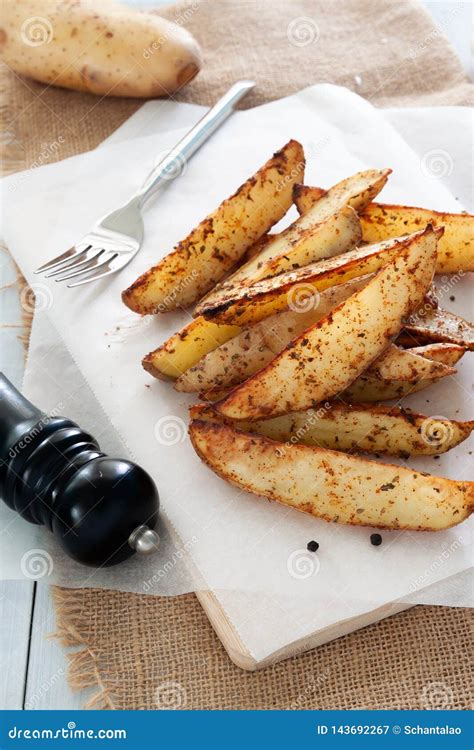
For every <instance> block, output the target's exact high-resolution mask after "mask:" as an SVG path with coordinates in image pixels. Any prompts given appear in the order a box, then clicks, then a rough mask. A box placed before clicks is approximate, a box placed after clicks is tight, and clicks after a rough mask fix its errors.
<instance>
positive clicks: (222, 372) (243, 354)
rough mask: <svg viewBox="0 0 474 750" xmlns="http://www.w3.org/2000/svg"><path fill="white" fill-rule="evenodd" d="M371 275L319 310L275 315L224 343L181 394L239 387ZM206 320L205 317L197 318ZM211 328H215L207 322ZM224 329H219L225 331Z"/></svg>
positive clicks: (324, 297)
mask: <svg viewBox="0 0 474 750" xmlns="http://www.w3.org/2000/svg"><path fill="white" fill-rule="evenodd" d="M369 278H370V276H364V277H363V278H362V279H354V280H353V281H349V282H347V284H340V285H339V286H335V287H332V288H331V289H327V290H326V291H325V292H322V293H321V296H320V297H319V300H318V304H317V307H316V309H313V305H310V309H309V310H308V311H307V312H293V311H292V310H288V311H286V312H282V313H277V314H276V315H271V316H270V317H269V318H266V319H265V320H262V321H260V323H257V324H256V325H254V326H252V327H251V328H245V329H244V330H243V331H241V332H240V333H239V334H238V335H237V336H234V338H232V339H230V340H229V341H227V342H226V343H224V344H222V345H221V346H219V347H218V348H215V349H214V350H213V351H210V352H209V353H208V354H206V356H204V357H203V358H202V359H200V360H199V361H198V362H197V364H195V365H194V366H193V367H191V368H189V369H188V370H187V371H186V372H184V373H183V375H182V376H181V377H180V378H178V380H177V381H176V383H175V386H174V387H175V388H176V390H177V391H188V392H193V391H201V390H202V389H203V388H215V387H218V388H227V387H228V386H232V385H238V383H242V382H243V381H244V380H246V378H248V377H250V375H253V374H254V373H255V372H257V371H258V370H260V369H261V368H262V367H264V365H266V364H268V363H269V362H270V361H271V360H272V359H273V357H274V356H275V354H278V352H280V351H281V350H282V349H284V347H285V346H286V345H287V344H289V342H290V341H291V340H292V339H294V338H295V337H296V336H298V335H299V334H300V333H302V332H303V331H304V330H306V329H307V328H309V327H310V326H311V325H313V323H316V322H317V321H318V320H320V319H321V318H323V317H324V316H325V315H327V314H328V312H330V311H331V310H333V309H334V308H335V307H336V306H337V305H338V304H340V303H341V302H343V301H344V300H345V299H347V297H349V296H350V295H351V294H353V293H354V292H356V291H358V290H359V289H362V287H363V286H364V285H365V284H366V283H367V281H368V280H369ZM196 320H202V318H196ZM206 322H207V323H208V324H209V325H215V324H213V323H211V322H210V321H206ZM221 327H222V326H219V328H221ZM239 331H240V329H239Z"/></svg>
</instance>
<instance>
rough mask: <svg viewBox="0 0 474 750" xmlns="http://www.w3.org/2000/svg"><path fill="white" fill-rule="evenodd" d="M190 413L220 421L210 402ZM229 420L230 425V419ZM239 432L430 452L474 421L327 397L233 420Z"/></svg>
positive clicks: (373, 449) (357, 448)
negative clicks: (314, 404)
mask: <svg viewBox="0 0 474 750" xmlns="http://www.w3.org/2000/svg"><path fill="white" fill-rule="evenodd" d="M190 417H191V419H201V420H204V421H205V422H221V423H222V422H224V423H226V419H225V417H222V416H221V415H220V414H218V413H217V412H216V411H215V410H214V409H213V408H212V407H209V406H204V405H201V404H198V405H196V406H192V407H191V409H190ZM227 423H230V424H231V426H232V422H227ZM235 426H236V427H237V428H238V429H239V430H243V431H244V432H251V433H256V434H257V435H264V436H265V437H268V438H271V439H272V440H279V441H280V442H282V443H290V444H291V445H293V444H295V443H301V444H302V445H318V446H319V447H320V448H329V449H331V450H337V451H344V453H353V452H361V451H362V452H365V453H376V454H378V453H384V454H388V455H392V456H400V457H401V458H408V456H410V455H413V456H434V455H439V454H440V453H446V452H447V451H449V450H450V449H451V448H454V447H455V446H456V445H459V443H462V441H463V440H466V439H467V438H468V437H469V435H470V434H471V432H472V431H473V430H474V421H471V422H456V421H452V420H449V419H443V418H440V417H428V416H426V415H424V414H419V413H417V412H415V411H412V410H411V409H404V408H402V407H401V406H380V405H373V404H358V405H352V404H344V403H340V402H333V403H326V404H324V405H322V406H321V408H319V409H307V410H306V411H298V412H292V413H291V414H284V415H283V416H280V417H273V418H272V419H264V420H261V421H259V422H238V423H237V424H236V425H235Z"/></svg>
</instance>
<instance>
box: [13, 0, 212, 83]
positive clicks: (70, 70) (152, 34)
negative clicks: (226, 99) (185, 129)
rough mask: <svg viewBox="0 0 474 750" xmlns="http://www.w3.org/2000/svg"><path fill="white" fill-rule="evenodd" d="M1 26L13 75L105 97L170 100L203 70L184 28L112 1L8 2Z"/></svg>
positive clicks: (51, 0)
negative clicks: (170, 97)
mask: <svg viewBox="0 0 474 750" xmlns="http://www.w3.org/2000/svg"><path fill="white" fill-rule="evenodd" d="M0 26H1V28H0V51H1V55H2V58H3V60H4V62H5V63H6V64H7V65H8V66H9V67H10V68H11V69H12V70H14V71H15V73H19V74H20V75H25V76H29V77H31V78H35V79H36V80H37V81H42V82H43V83H49V84H54V85H55V86H62V87H65V88H68V89H77V90H78V91H88V92H90V93H92V94H100V95H102V96H104V95H110V96H130V97H144V98H150V97H157V96H169V95H170V94H172V93H173V92H174V91H177V90H178V89H180V88H182V87H183V86H184V85H185V84H186V83H188V82H189V81H190V80H191V79H192V78H194V76H195V75H196V74H197V73H198V72H199V69H200V67H201V64H202V58H201V50H200V48H199V45H198V43H197V42H196V40H195V39H194V38H193V37H192V36H191V34H190V33H189V32H188V31H186V29H184V28H183V27H182V26H178V25H177V24H174V23H171V22H170V21H166V20H165V19H164V18H160V17H159V16H157V15H155V14H154V13H145V12H138V11H135V10H132V9H131V8H128V7H126V6H122V5H119V4H118V3H114V2H109V0H95V1H94V0H90V2H87V0H82V2H77V0H7V1H6V2H4V3H2V17H1V20H0Z"/></svg>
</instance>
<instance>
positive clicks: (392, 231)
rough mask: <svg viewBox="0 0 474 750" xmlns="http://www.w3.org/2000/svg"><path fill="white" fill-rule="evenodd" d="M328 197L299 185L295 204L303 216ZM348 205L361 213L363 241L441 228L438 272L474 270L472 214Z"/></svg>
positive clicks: (473, 224) (399, 207)
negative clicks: (428, 226)
mask: <svg viewBox="0 0 474 750" xmlns="http://www.w3.org/2000/svg"><path fill="white" fill-rule="evenodd" d="M362 174H363V173H362ZM333 189H334V188H331V190H333ZM329 192H330V191H329ZM325 195H326V193H325V191H324V190H323V189H322V188H319V187H316V188H311V187H308V186H306V185H304V186H303V185H298V184H297V185H295V187H294V190H293V197H294V202H295V204H296V207H297V209H298V211H299V212H300V214H304V213H305V212H306V211H308V209H309V208H310V207H311V206H314V205H315V204H316V205H317V204H318V203H319V202H321V201H322V200H324V199H325ZM370 200H372V198H371V199H370ZM349 205H351V206H352V207H353V208H355V209H356V210H357V211H358V212H359V215H360V220H361V224H362V235H363V239H364V242H369V243H374V242H380V241H381V240H385V239H387V238H389V237H400V235H403V234H406V233H411V232H416V231H417V229H420V228H421V227H424V226H426V224H432V225H433V226H434V227H441V226H442V227H444V229H445V232H444V235H443V237H442V238H441V239H440V243H439V245H438V261H437V265H436V271H437V273H456V272H459V271H474V216H473V215H472V214H467V213H462V214H453V213H446V212H442V211H431V210H430V209H428V208H418V207H415V206H397V205H390V204H388V203H370V202H369V201H367V203H366V204H365V206H364V205H361V204H359V205H355V204H354V203H353V202H349Z"/></svg>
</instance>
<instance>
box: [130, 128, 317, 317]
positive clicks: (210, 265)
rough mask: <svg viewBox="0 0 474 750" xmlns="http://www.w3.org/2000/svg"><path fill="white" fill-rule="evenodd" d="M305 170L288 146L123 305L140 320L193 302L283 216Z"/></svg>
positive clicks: (296, 146) (297, 150)
mask: <svg viewBox="0 0 474 750" xmlns="http://www.w3.org/2000/svg"><path fill="white" fill-rule="evenodd" d="M304 165H305V161H304V153H303V147H302V146H301V144H300V143H298V142H297V141H289V143H287V144H286V146H284V147H283V148H282V149H281V151H277V153H276V154H274V156H272V158H271V159H269V160H268V161H267V163H266V164H264V166H263V167H262V168H261V169H259V170H258V172H257V173H256V174H255V175H253V176H252V177H250V178H249V179H248V180H247V182H244V184H243V185H241V187H240V188H239V189H238V190H237V192H236V193H234V195H232V196H231V197H230V198H228V199H227V200H225V201H224V202H223V203H221V205H220V206H219V208H217V209H216V210H215V211H214V212H213V213H212V214H210V215H209V216H207V217H206V218H205V219H204V220H203V221H202V222H201V223H200V224H199V225H198V226H197V227H196V228H195V229H193V231H192V232H191V234H189V235H188V237H186V239H185V240H183V241H182V242H180V243H179V244H178V245H177V246H176V248H175V249H174V250H173V252H171V253H170V254H169V255H167V256H165V257H164V258H163V260H161V261H160V263H158V265H156V266H154V267H153V268H151V269H150V270H149V271H147V272H146V273H144V274H143V275H142V276H140V278H138V279H137V280H136V281H135V282H134V283H133V284H132V285H131V286H130V287H129V288H128V289H126V290H125V291H124V292H123V294H122V299H123V301H124V302H125V304H126V305H128V307H130V308H131V309H132V310H134V311H135V312H138V313H141V314H142V315H144V314H146V313H154V312H167V311H169V310H175V309H177V308H181V307H186V306H188V305H191V304H192V303H193V302H196V300H198V299H199V298H200V297H202V295H203V294H205V293H206V292H208V291H209V289H211V288H212V287H213V286H214V284H216V283H217V282H218V281H220V280H221V279H222V278H223V277H224V276H225V275H226V273H228V272H229V271H230V270H231V269H232V268H233V267H234V266H235V265H236V263H237V262H238V261H239V259H240V258H241V257H242V256H243V254H244V253H245V252H246V250H247V249H248V248H249V247H250V246H251V245H253V244H254V242H256V241H257V240H259V239H260V237H262V236H263V235H264V234H265V233H266V232H268V230H269V229H270V227H272V226H273V224H275V223H276V222H277V221H279V220H280V219H281V218H282V216H284V215H285V213H286V212H287V210H288V208H289V207H290V205H291V201H292V189H293V185H294V183H295V181H296V179H297V176H298V174H301V173H302V172H304Z"/></svg>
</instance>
